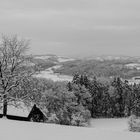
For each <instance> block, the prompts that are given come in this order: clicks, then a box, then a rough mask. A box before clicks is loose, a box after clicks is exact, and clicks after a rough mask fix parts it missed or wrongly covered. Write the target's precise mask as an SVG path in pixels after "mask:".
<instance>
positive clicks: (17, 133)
mask: <svg viewBox="0 0 140 140" xmlns="http://www.w3.org/2000/svg"><path fill="white" fill-rule="evenodd" d="M125 122H126V121H125ZM117 123H118V124H116V121H115V120H114V121H113V120H111V121H109V120H108V121H107V122H106V119H105V120H104V119H103V120H101V119H100V120H98V119H97V120H95V121H94V124H95V125H94V127H93V128H82V127H70V126H60V125H54V124H43V123H32V122H20V121H12V120H4V119H0V139H1V140H139V139H140V133H134V132H129V131H128V130H126V129H125V128H124V129H120V130H118V129H116V128H115V126H113V127H112V124H113V125H114V124H116V125H117V128H118V126H119V127H120V128H121V127H122V128H123V127H124V124H122V123H124V121H123V120H122V121H118V122H117ZM101 124H102V125H101ZM104 125H105V126H106V127H108V128H109V127H110V128H111V129H101V128H102V127H103V126H104Z"/></svg>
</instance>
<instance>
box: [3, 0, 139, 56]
mask: <svg viewBox="0 0 140 140" xmlns="http://www.w3.org/2000/svg"><path fill="white" fill-rule="evenodd" d="M0 32H1V33H4V34H9V35H11V34H17V35H19V36H21V37H24V38H28V39H30V40H31V45H30V47H31V52H32V53H35V54H41V53H43V54H48V53H54V54H58V55H69V56H76V55H78V56H79V55H81V56H82V55H83V56H91V55H94V54H96V55H102V54H113V55H118V54H121V55H133V56H134V55H137V56H138V55H139V56H140V0H0Z"/></svg>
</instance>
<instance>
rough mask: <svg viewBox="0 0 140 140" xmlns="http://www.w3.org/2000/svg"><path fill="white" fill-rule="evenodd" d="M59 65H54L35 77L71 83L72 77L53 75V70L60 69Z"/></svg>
mask: <svg viewBox="0 0 140 140" xmlns="http://www.w3.org/2000/svg"><path fill="white" fill-rule="evenodd" d="M60 67H61V65H56V66H53V67H50V68H48V69H46V70H45V71H41V72H40V73H39V74H38V75H36V77H40V78H46V79H50V80H53V81H72V76H68V75H61V74H59V73H54V71H53V69H58V68H60Z"/></svg>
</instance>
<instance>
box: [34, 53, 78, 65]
mask: <svg viewBox="0 0 140 140" xmlns="http://www.w3.org/2000/svg"><path fill="white" fill-rule="evenodd" d="M34 58H35V59H42V60H52V61H54V62H56V61H57V62H58V63H61V62H68V61H74V60H75V59H73V58H68V57H63V56H57V55H37V56H34Z"/></svg>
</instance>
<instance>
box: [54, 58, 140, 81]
mask: <svg viewBox="0 0 140 140" xmlns="http://www.w3.org/2000/svg"><path fill="white" fill-rule="evenodd" d="M129 63H137V60H121V59H120V60H104V61H98V60H76V61H71V62H66V63H63V66H62V67H61V68H59V69H57V70H55V72H58V73H61V74H66V75H74V74H75V73H77V72H78V73H80V74H84V73H86V74H88V75H89V76H90V77H94V76H96V77H106V78H109V77H114V76H116V77H117V76H118V77H121V78H123V79H130V78H132V77H134V76H139V75H140V70H137V69H136V68H133V69H130V68H127V67H126V64H129Z"/></svg>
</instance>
